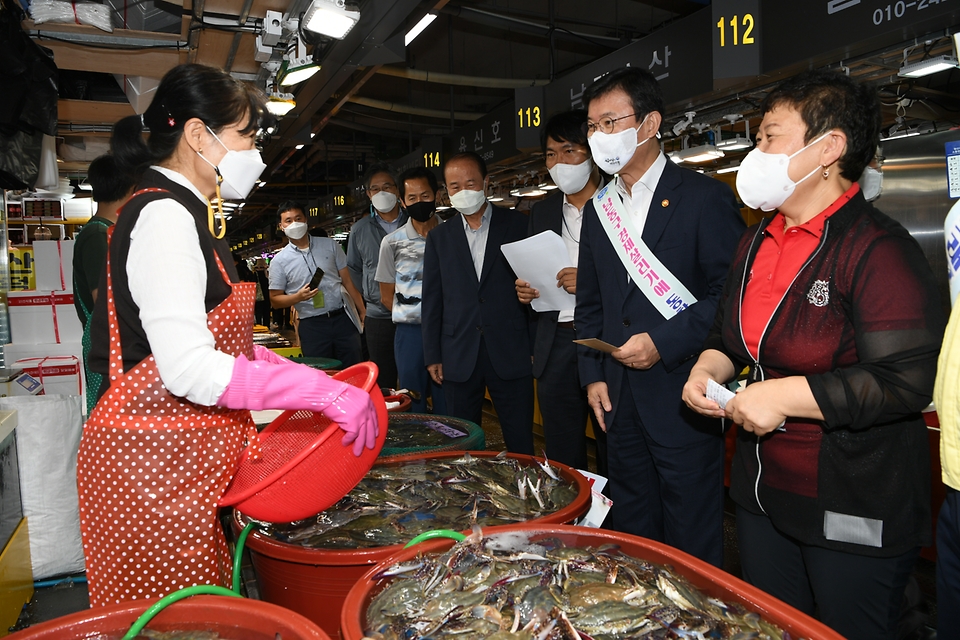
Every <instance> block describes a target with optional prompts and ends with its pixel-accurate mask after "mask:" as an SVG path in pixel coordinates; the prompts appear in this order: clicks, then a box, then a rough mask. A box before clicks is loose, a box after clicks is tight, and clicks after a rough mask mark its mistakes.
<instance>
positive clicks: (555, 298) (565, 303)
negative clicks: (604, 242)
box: [500, 231, 577, 311]
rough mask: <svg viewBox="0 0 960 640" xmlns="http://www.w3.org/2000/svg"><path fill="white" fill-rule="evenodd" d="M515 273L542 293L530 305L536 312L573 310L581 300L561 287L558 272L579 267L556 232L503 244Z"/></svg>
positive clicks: (502, 247) (504, 252)
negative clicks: (578, 300) (558, 283)
mask: <svg viewBox="0 0 960 640" xmlns="http://www.w3.org/2000/svg"><path fill="white" fill-rule="evenodd" d="M500 249H501V250H502V251H503V255H504V256H506V258H507V262H509V263H510V267H511V268H513V272H514V273H516V274H517V277H518V278H520V279H521V280H526V281H527V282H529V283H530V286H531V287H533V288H534V289H536V290H537V291H539V292H540V297H539V298H534V300H533V302H531V303H530V306H532V307H533V310H534V311H572V310H573V308H574V307H575V306H576V303H577V299H576V296H574V295H573V294H571V293H567V292H566V291H565V290H564V289H563V287H558V286H557V274H558V273H560V271H561V270H562V269H565V268H567V267H575V266H576V265H574V264H572V261H571V260H570V254H569V253H567V246H566V245H565V244H563V239H562V238H561V237H560V236H558V235H557V234H556V233H554V232H553V231H544V232H543V233H538V234H537V235H535V236H532V237H530V238H527V239H526V240H518V241H517V242H511V243H510V244H505V245H503V246H501V247H500Z"/></svg>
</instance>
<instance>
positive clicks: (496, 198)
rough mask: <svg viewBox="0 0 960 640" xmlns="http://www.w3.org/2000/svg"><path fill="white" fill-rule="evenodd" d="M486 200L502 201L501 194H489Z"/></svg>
mask: <svg viewBox="0 0 960 640" xmlns="http://www.w3.org/2000/svg"><path fill="white" fill-rule="evenodd" d="M487 200H489V201H490V202H503V196H490V197H489V198H487Z"/></svg>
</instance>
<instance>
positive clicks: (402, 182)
mask: <svg viewBox="0 0 960 640" xmlns="http://www.w3.org/2000/svg"><path fill="white" fill-rule="evenodd" d="M417 178H423V179H424V180H426V181H427V184H428V185H430V190H431V191H433V192H434V193H436V192H437V191H438V190H439V189H440V183H439V182H437V176H435V175H433V171H430V169H427V168H426V167H413V168H410V169H407V170H406V171H404V172H403V173H401V174H400V178H399V179H398V182H399V184H398V185H397V186H398V187H399V188H400V197H401V198H406V197H407V186H406V184H407V180H416V179H417Z"/></svg>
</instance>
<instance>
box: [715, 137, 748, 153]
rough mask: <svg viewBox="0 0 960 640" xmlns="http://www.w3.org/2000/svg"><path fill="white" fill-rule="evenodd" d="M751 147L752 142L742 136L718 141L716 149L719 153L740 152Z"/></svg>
mask: <svg viewBox="0 0 960 640" xmlns="http://www.w3.org/2000/svg"><path fill="white" fill-rule="evenodd" d="M752 146H753V141H752V140H751V139H750V138H744V137H743V136H734V137H733V138H727V139H726V140H719V141H718V142H717V149H720V150H721V151H742V150H743V149H749V148H750V147H752Z"/></svg>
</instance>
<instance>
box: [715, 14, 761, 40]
mask: <svg viewBox="0 0 960 640" xmlns="http://www.w3.org/2000/svg"><path fill="white" fill-rule="evenodd" d="M728 24H729V25H730V29H731V30H732V31H733V46H735V47H736V46H738V45H741V44H753V36H752V35H751V34H752V33H753V14H750V13H745V14H743V16H742V17H741V16H733V17H732V18H730V20H729V21H728V20H727V18H726V17H725V16H724V17H721V18H720V20H719V21H718V22H717V29H719V30H720V46H721V47H725V46H727V45H726V27H727V25H728ZM741 27H742V28H743V39H742V40H741V39H740V38H739V35H740V31H739V29H740V28H741Z"/></svg>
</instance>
